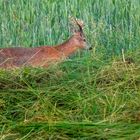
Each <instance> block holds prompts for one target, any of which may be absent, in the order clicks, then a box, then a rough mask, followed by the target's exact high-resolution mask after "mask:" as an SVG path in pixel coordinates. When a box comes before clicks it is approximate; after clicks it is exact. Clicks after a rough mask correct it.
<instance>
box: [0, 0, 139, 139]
mask: <svg viewBox="0 0 140 140" xmlns="http://www.w3.org/2000/svg"><path fill="white" fill-rule="evenodd" d="M139 9H140V1H139V0H133V1H131V0H104V1H101V0H88V1H84V0H73V1H72V0H61V1H60V0H55V1H53V0H40V1H38V0H1V1H0V47H15V46H16V47H18V46H24V47H36V46H41V45H55V44H59V43H61V42H63V41H64V40H67V38H68V37H69V36H70V35H71V34H72V32H71V29H72V27H71V24H70V20H69V17H70V16H72V17H77V18H79V19H82V20H83V21H84V23H85V28H84V32H85V35H86V38H87V42H88V45H90V46H91V47H93V49H92V50H91V51H81V52H78V53H77V54H76V55H73V56H72V57H71V58H70V59H68V60H67V61H65V62H64V63H62V64H61V65H55V66H52V67H50V68H48V69H42V68H36V69H35V68H34V69H33V68H25V69H20V70H15V71H4V70H0V139H2V140H7V139H11V140H15V139H20V140H21V139H22V140H24V139H36V140H44V139H83V140H89V139H102V140H107V139H122V140H123V139H130V140H133V139H134V140H138V139H139V137H140V110H139V108H140V102H139V101H140V49H139V47H140V39H139V38H140V10H139ZM122 49H123V50H124V53H122ZM123 58H125V59H126V60H127V61H126V62H124V59H123ZM122 59H123V60H122Z"/></svg>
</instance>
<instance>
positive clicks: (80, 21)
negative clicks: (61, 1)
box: [70, 17, 84, 33]
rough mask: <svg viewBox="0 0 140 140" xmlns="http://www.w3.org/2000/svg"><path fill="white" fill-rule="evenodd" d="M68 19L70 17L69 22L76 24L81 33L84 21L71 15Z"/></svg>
mask: <svg viewBox="0 0 140 140" xmlns="http://www.w3.org/2000/svg"><path fill="white" fill-rule="evenodd" d="M70 19H71V22H72V23H73V24H74V25H78V27H79V31H80V32H82V33H83V26H84V22H83V21H82V20H79V19H76V18H73V17H70Z"/></svg>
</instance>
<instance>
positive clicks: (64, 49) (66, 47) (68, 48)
mask: <svg viewBox="0 0 140 140" xmlns="http://www.w3.org/2000/svg"><path fill="white" fill-rule="evenodd" d="M55 49H57V50H58V51H59V52H60V53H62V55H64V56H65V57H68V56H70V55H71V54H73V53H74V52H76V51H77V50H78V49H79V47H78V46H77V44H76V41H75V40H74V39H73V38H72V37H71V38H70V39H69V40H67V41H66V42H64V43H62V44H60V45H58V46H55Z"/></svg>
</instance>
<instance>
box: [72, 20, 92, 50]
mask: <svg viewBox="0 0 140 140" xmlns="http://www.w3.org/2000/svg"><path fill="white" fill-rule="evenodd" d="M71 21H72V23H73V25H74V26H78V29H77V28H75V29H74V33H73V39H74V41H75V43H77V46H78V47H79V48H82V49H89V47H88V46H87V43H86V38H85V35H84V33H83V26H84V23H83V21H81V20H78V19H75V18H71Z"/></svg>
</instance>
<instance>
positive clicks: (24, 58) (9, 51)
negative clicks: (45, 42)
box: [0, 25, 86, 68]
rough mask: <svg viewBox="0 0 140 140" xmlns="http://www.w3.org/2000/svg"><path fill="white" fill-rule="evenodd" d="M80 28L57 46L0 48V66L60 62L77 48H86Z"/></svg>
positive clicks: (15, 66)
mask: <svg viewBox="0 0 140 140" xmlns="http://www.w3.org/2000/svg"><path fill="white" fill-rule="evenodd" d="M79 26H80V25H79ZM81 29H82V28H80V30H79V31H76V32H75V33H74V34H73V35H72V36H71V38H69V39H68V40H67V41H65V42H64V43H62V44H60V45H57V46H40V47H35V48H22V47H18V48H3V49H0V68H17V67H23V66H32V67H48V66H49V65H50V64H52V63H56V62H61V61H63V60H64V59H65V58H67V57H68V56H70V55H71V54H73V53H74V52H76V51H77V50H78V49H81V48H86V42H85V38H84V35H83V31H82V30H81Z"/></svg>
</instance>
